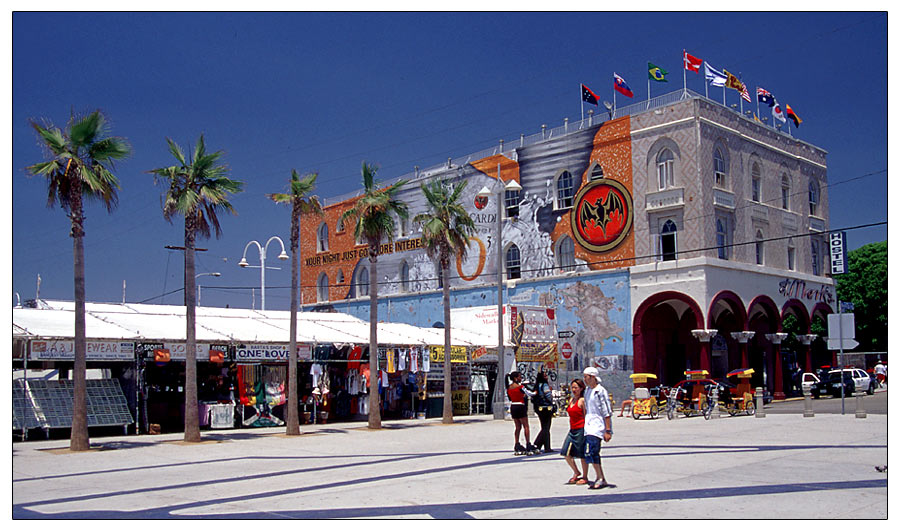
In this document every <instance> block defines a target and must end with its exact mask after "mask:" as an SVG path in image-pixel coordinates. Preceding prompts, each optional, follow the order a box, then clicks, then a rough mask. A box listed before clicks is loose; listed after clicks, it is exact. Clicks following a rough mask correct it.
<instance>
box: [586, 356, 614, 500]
mask: <svg viewBox="0 0 900 531" xmlns="http://www.w3.org/2000/svg"><path fill="white" fill-rule="evenodd" d="M584 383H585V384H586V385H587V388H588V390H587V392H586V394H585V398H584V438H585V451H584V460H585V462H587V463H590V464H591V468H593V469H594V473H595V474H596V475H597V480H596V481H594V482H593V483H591V484H590V486H589V487H588V488H589V489H591V490H595V489H604V488H606V487H615V485H612V484H610V483H607V482H606V477H605V476H604V475H603V468H602V467H601V466H600V440H601V439H602V440H603V441H604V442H609V441H610V439H612V433H613V432H612V404H610V402H609V393H607V392H606V389H605V388H604V387H603V386H602V385H600V371H598V370H597V368H596V367H588V368H586V369H585V370H584ZM585 479H587V471H585Z"/></svg>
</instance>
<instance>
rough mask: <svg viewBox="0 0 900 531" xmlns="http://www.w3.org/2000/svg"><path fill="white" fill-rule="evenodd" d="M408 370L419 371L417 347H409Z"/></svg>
mask: <svg viewBox="0 0 900 531" xmlns="http://www.w3.org/2000/svg"><path fill="white" fill-rule="evenodd" d="M409 365H410V367H409V370H410V371H412V372H419V349H417V348H414V349H412V348H411V349H409Z"/></svg>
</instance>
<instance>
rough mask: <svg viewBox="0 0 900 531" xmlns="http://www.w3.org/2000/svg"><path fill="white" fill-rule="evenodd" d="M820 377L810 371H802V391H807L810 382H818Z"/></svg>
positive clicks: (810, 385) (810, 384)
mask: <svg viewBox="0 0 900 531" xmlns="http://www.w3.org/2000/svg"><path fill="white" fill-rule="evenodd" d="M820 381H821V379H820V378H819V377H818V376H816V375H815V374H813V373H811V372H804V373H803V375H802V376H800V386H801V387H802V388H803V391H804V392H805V391H808V390H809V388H810V387H812V384H814V383H816V382H820Z"/></svg>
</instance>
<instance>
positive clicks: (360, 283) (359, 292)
mask: <svg viewBox="0 0 900 531" xmlns="http://www.w3.org/2000/svg"><path fill="white" fill-rule="evenodd" d="M356 296H357V297H368V296H369V269H368V268H366V267H361V268H359V271H358V272H357V273H356Z"/></svg>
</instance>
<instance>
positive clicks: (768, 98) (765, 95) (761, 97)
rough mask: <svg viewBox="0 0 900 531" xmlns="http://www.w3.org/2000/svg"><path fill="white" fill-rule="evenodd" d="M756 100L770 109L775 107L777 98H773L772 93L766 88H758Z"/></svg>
mask: <svg viewBox="0 0 900 531" xmlns="http://www.w3.org/2000/svg"><path fill="white" fill-rule="evenodd" d="M756 99H757V100H758V101H759V102H760V103H765V104H766V105H768V106H769V107H773V106H774V105H775V96H773V95H772V93H771V92H769V91H768V90H766V89H764V88H759V87H756Z"/></svg>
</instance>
